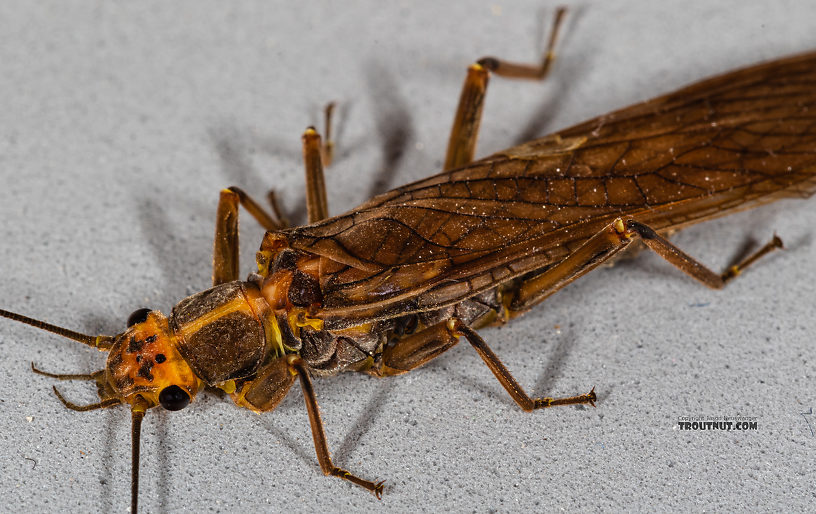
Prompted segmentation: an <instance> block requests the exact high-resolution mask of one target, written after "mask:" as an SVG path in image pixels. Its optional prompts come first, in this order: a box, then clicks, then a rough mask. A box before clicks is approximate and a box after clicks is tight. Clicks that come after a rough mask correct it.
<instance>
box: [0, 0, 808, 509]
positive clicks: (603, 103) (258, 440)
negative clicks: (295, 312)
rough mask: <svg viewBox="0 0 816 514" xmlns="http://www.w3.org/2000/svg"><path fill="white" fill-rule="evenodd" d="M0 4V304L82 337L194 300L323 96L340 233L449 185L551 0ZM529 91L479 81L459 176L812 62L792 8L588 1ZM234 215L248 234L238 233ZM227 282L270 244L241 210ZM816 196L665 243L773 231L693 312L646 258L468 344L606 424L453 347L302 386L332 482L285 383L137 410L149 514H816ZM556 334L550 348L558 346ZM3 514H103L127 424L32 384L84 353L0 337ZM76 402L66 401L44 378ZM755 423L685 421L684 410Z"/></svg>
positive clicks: (124, 416) (283, 181) (735, 245)
mask: <svg viewBox="0 0 816 514" xmlns="http://www.w3.org/2000/svg"><path fill="white" fill-rule="evenodd" d="M305 4H306V3H305V2H264V1H254V2H248V1H247V2H235V3H227V2H217V1H189V2H172V3H171V2H161V1H154V2H134V3H127V4H125V3H115V4H114V3H111V2H102V1H99V2H79V1H73V2H64V1H40V2H23V1H20V2H3V3H1V4H0V20H2V21H0V28H1V30H0V119H2V125H0V184H2V187H0V241H2V242H1V243H0V274H1V275H2V280H0V305H1V306H2V308H7V309H10V310H14V311H17V312H21V313H25V314H28V315H31V316H36V317H41V318H44V319H47V320H49V321H52V322H54V323H59V324H62V325H65V326H66V327H70V328H74V329H77V330H81V331H85V332H89V333H97V332H104V333H115V332H117V331H119V330H121V329H122V328H123V326H124V321H125V320H126V319H127V316H128V315H129V314H130V312H131V311H133V310H135V309H136V308H138V307H142V306H149V307H155V308H161V309H162V310H164V311H165V312H167V311H168V310H169V309H170V308H171V307H172V305H173V304H174V303H175V302H176V301H178V300H179V299H181V298H183V297H184V296H186V295H188V294H191V293H193V292H195V291H198V290H201V289H205V288H207V287H208V284H209V276H210V252H211V238H212V232H213V219H214V213H215V205H216V201H217V197H218V191H219V189H220V188H221V187H223V186H227V185H231V184H235V185H240V186H242V187H244V188H246V189H247V190H249V191H252V192H254V193H255V194H256V195H258V196H260V194H261V193H262V192H264V191H265V190H266V189H268V188H270V187H274V188H275V189H276V190H277V191H278V192H279V193H280V194H281V195H282V196H283V197H284V205H285V207H286V208H287V209H288V210H289V211H290V212H296V213H301V215H302V212H303V206H302V203H303V202H302V197H303V196H302V193H303V176H302V171H301V163H300V141H299V138H300V134H301V132H302V130H303V129H304V128H305V127H306V126H307V125H308V124H311V123H317V122H318V121H320V110H321V107H322V105H323V104H324V103H325V102H327V101H329V100H337V101H339V102H340V111H339V114H340V116H339V119H338V125H339V134H338V141H337V144H338V157H337V160H336V164H335V166H333V167H332V168H331V170H330V171H329V173H328V177H327V181H328V185H329V197H330V208H331V210H332V212H334V213H339V212H341V211H344V210H346V209H349V208H351V207H353V206H354V205H356V204H358V203H360V202H362V201H363V200H365V199H366V198H368V197H369V196H371V195H372V194H373V193H375V192H380V191H383V190H385V189H386V188H388V187H391V186H396V185H399V184H402V183H405V182H408V181H411V180H414V179H418V178H421V177H424V176H426V175H428V174H430V173H433V172H435V171H437V170H438V169H439V167H440V165H441V160H442V157H443V154H444V150H445V148H444V146H445V143H446V141H447V132H448V130H449V127H450V120H451V117H452V113H453V110H454V108H455V105H456V101H457V95H458V91H459V87H460V85H461V81H462V78H463V76H464V70H465V67H466V66H467V65H468V64H469V63H470V62H472V61H473V60H474V59H476V58H478V57H480V56H483V55H485V54H494V55H497V56H501V57H506V58H512V59H516V60H533V59H535V58H537V56H538V54H539V52H540V51H541V50H542V49H543V46H544V40H545V36H546V33H547V30H548V29H549V25H550V17H551V15H552V12H553V10H554V7H555V5H556V4H554V3H553V2H550V1H543V0H540V1H525V2H521V1H491V2H461V3H455V4H454V3H453V2H449V3H448V2H446V3H444V5H443V4H442V3H441V2H429V1H422V2H420V1H403V2H388V3H385V2H376V1H368V2H343V3H341V2H309V3H308V6H306V5H305ZM571 7H572V10H571V12H570V16H569V18H568V21H567V23H566V25H565V27H564V29H565V30H564V33H563V37H562V39H561V42H560V45H559V54H560V60H559V61H558V62H557V65H556V66H555V68H554V70H553V75H552V79H551V80H549V81H547V82H545V83H542V84H531V83H524V82H508V81H503V80H501V79H494V80H493V81H492V83H491V88H490V92H489V95H488V100H487V106H486V113H485V119H484V122H483V124H482V127H483V129H482V137H481V140H480V150H479V154H480V155H485V154H487V153H489V152H492V151H495V150H499V149H501V148H502V147H505V146H509V145H510V144H513V143H515V142H517V141H518V140H519V139H522V138H530V137H532V136H536V135H543V134H546V133H547V132H550V131H553V130H556V129H558V128H562V127H566V126H568V125H571V124H573V123H576V122H579V121H582V120H584V119H586V118H588V117H591V116H595V115H598V114H602V113H604V112H607V111H610V110H612V109H615V108H619V107H622V106H625V105H627V104H630V103H633V102H637V101H641V100H645V99H648V98H649V97H652V96H655V95H657V94H660V93H665V92H669V91H671V90H673V89H675V88H677V87H680V86H682V85H685V84H687V83H689V82H691V81H694V80H696V79H699V78H703V77H706V76H709V75H713V74H716V73H720V72H724V71H728V70H730V69H732V68H735V67H738V66H741V65H747V64H751V63H754V62H758V61H761V60H765V59H773V58H777V57H781V56H785V55H788V54H792V53H796V52H802V51H806V50H812V49H814V48H816V30H814V21H815V20H816V4H814V3H812V2H798V1H787V2H785V1H775V2H750V3H749V2H744V1H739V0H737V1H729V2H723V1H720V2H716V6H715V5H714V4H713V3H712V2H708V1H693V2H691V1H683V2H652V1H648V0H642V1H616V2H603V1H598V2H591V1H586V2H581V3H576V4H573V5H571ZM242 215H243V214H242ZM243 220H244V223H243V232H242V234H243V245H242V248H243V252H244V253H243V258H242V259H243V262H244V269H245V270H247V271H249V270H250V269H252V267H253V264H252V261H253V259H252V257H253V253H254V250H255V249H256V248H257V246H258V244H259V241H260V236H261V233H262V232H261V230H260V229H259V228H258V226H257V225H256V224H255V223H254V222H253V221H252V220H251V219H249V217H248V216H243ZM814 226H816V201H810V202H802V201H788V202H784V203H778V204H775V205H772V206H770V207H766V208H763V209H760V210H756V211H752V212H748V213H744V214H741V215H737V216H733V217H730V218H726V219H722V220H719V221H715V222H711V223H707V224H705V225H703V226H699V227H695V228H692V229H689V230H687V231H684V232H683V233H681V234H678V235H677V236H676V237H675V238H674V240H675V242H676V243H677V244H678V245H680V246H681V247H683V248H685V249H686V250H688V251H689V253H691V254H692V255H694V256H696V257H698V258H700V259H701V260H702V261H703V262H705V263H707V264H710V265H711V266H712V267H714V268H715V269H718V268H721V267H723V266H725V265H726V264H728V263H729V262H730V261H731V259H733V258H734V256H735V255H736V254H738V253H739V251H740V249H741V248H742V247H743V246H744V244H745V243H746V242H747V241H750V240H755V241H757V242H761V241H764V240H766V239H767V238H768V237H770V236H771V234H772V233H773V232H774V231H778V232H779V234H780V235H781V236H782V237H783V238H784V239H785V241H786V243H787V245H788V247H789V250H788V251H786V252H784V253H780V254H778V255H775V256H773V257H771V258H768V259H767V260H766V261H765V262H763V263H762V265H759V266H757V267H756V268H755V269H753V270H751V272H750V273H747V274H746V275H745V277H744V278H742V279H740V280H738V281H736V282H735V283H733V284H731V285H730V286H729V287H728V288H727V289H726V290H725V291H720V292H716V291H709V290H706V289H705V288H703V287H702V286H700V285H698V284H697V283H695V282H693V281H692V280H690V279H688V278H686V277H685V276H683V275H681V274H680V273H679V272H677V271H676V270H674V269H672V268H671V267H670V266H669V265H668V264H666V263H664V262H662V261H661V260H660V259H659V258H657V257H656V256H654V255H649V254H643V255H641V256H640V257H638V258H637V259H635V260H634V261H630V262H626V263H623V264H621V265H619V266H616V267H615V268H612V269H604V270H600V271H598V272H596V273H593V274H591V275H590V276H588V277H586V278H585V279H582V280H581V281H579V282H578V283H576V284H574V285H572V286H570V287H569V288H567V289H566V290H564V291H562V292H560V293H559V294H558V295H556V296H555V297H553V298H551V299H550V300H548V301H547V302H546V303H545V304H544V305H542V306H541V307H539V308H538V309H537V310H535V311H534V312H532V313H530V314H529V315H527V316H525V317H523V318H522V319H519V320H517V321H516V322H514V323H512V324H510V325H508V326H506V327H503V328H501V329H488V330H485V331H484V332H483V335H484V337H485V339H486V340H487V341H489V342H490V344H491V345H492V347H493V348H494V349H495V351H496V352H497V353H498V354H499V355H500V356H501V357H502V358H503V359H504V360H505V362H506V364H507V365H508V366H509V368H510V369H511V370H512V371H513V373H514V374H515V376H516V377H517V378H518V379H519V381H520V382H521V383H522V384H523V385H524V386H525V387H527V388H528V390H529V391H530V392H531V393H534V394H537V395H542V394H548V393H550V394H554V395H565V394H575V393H583V392H586V391H587V390H588V389H589V388H590V387H591V386H593V385H595V386H597V390H598V393H599V400H600V401H599V403H598V407H597V409H591V408H589V409H586V408H561V409H554V410H551V411H549V412H537V413H535V414H532V415H530V414H525V413H523V412H521V411H520V409H518V408H517V406H516V405H515V404H514V403H513V402H512V400H510V398H509V397H508V395H507V394H506V393H505V392H504V390H503V389H502V388H501V387H500V386H499V384H498V383H497V382H496V380H495V379H494V378H493V377H492V375H491V374H490V372H489V371H488V370H487V368H486V367H485V366H484V365H483V364H482V362H481V360H480V359H479V358H478V357H477V355H476V354H475V352H473V351H472V350H471V349H470V348H469V347H468V346H467V345H466V344H463V345H461V346H459V347H458V348H455V349H454V350H452V351H450V352H449V353H448V354H446V355H444V356H442V357H441V358H439V359H437V361H435V362H433V363H431V364H430V365H428V366H426V367H425V368H423V369H421V370H419V371H417V372H414V373H412V374H410V375H406V376H403V377H399V378H394V379H390V380H383V381H377V380H374V379H371V378H368V377H365V376H362V375H353V374H349V375H346V376H342V377H337V378H334V379H323V380H317V381H316V384H315V386H316V389H317V394H318V399H319V401H320V405H321V407H322V412H323V416H324V420H325V422H326V426H327V432H328V438H329V444H330V446H331V448H332V450H333V455H334V457H335V461H336V463H337V464H338V465H341V466H344V467H347V468H349V469H351V470H354V471H355V472H356V473H358V474H359V475H361V476H363V477H367V478H371V479H387V480H388V481H387V489H386V492H385V496H384V498H383V500H382V502H377V501H376V500H375V499H374V498H373V497H372V496H370V495H368V494H366V493H365V492H364V491H362V490H359V489H357V488H355V487H352V486H350V485H348V484H345V483H342V482H341V481H339V480H336V479H329V478H324V477H323V476H322V475H321V473H320V469H319V467H318V465H317V461H316V459H315V455H314V451H313V446H312V440H311V435H310V433H309V427H308V420H307V416H306V411H305V409H304V408H303V405H302V397H301V393H300V391H299V390H298V388H297V387H295V388H293V390H292V392H291V393H290V395H289V397H288V398H287V399H286V400H285V401H284V403H283V404H282V405H281V406H280V407H279V409H278V410H277V411H275V412H273V413H269V414H266V415H264V416H261V417H258V416H256V415H254V414H252V413H250V412H248V411H241V410H239V409H237V408H235V407H234V406H233V405H232V403H231V402H230V401H229V400H219V399H218V398H215V397H200V398H199V400H198V401H196V402H195V403H194V404H193V405H192V406H191V407H190V408H188V409H186V410H184V411H181V412H179V413H165V412H150V413H149V415H148V416H147V417H146V421H145V426H144V432H143V462H142V490H141V502H142V506H143V508H144V510H145V511H152V512H159V511H189V512H201V511H205V510H210V511H221V512H234V511H239V510H240V511H255V512H257V511H272V510H277V511H330V510H349V509H350V510H364V509H365V510H369V509H375V508H376V509H384V510H386V511H417V510H419V511H429V512H430V511H441V510H455V511H477V512H486V511H508V510H513V511H532V510H560V509H571V510H574V509H581V510H598V509H620V508H629V509H635V510H643V509H648V508H658V509H660V510H687V509H689V508H692V509H694V510H702V509H705V510H734V509H746V508H751V509H757V510H765V511H770V510H777V509H783V510H788V509H795V510H805V509H812V508H813V503H814V500H816V497H814V483H815V482H816V471H814V469H816V468H814V465H813V462H814V448H816V437H814V436H813V434H812V432H811V431H810V429H809V428H808V425H807V424H806V419H810V421H811V424H812V425H813V426H816V419H815V418H816V415H812V416H806V415H802V414H801V413H803V412H807V411H808V409H810V408H812V407H816V382H815V380H816V379H815V378H814V356H813V348H814V337H813V332H814V330H816V321H814V317H813V313H814V300H816V277H814V274H813V272H812V269H813V265H814V262H816V246H814V230H816V229H814ZM556 325H558V326H560V330H556V328H555V326H556ZM0 356H2V361H0V497H2V498H3V500H2V504H1V505H0V510H3V511H8V512H15V511H17V512H19V511H22V510H26V511H50V512H56V511H61V510H71V511H75V512H89V511H101V512H124V511H125V510H126V509H127V506H128V503H129V480H130V479H129V469H130V468H129V466H130V464H129V462H130V461H129V459H130V457H129V454H130V449H129V448H130V443H129V413H128V412H127V409H125V408H113V409H110V410H107V411H102V412H93V413H75V412H69V411H67V410H65V409H64V408H63V407H62V406H61V405H60V404H59V402H58V401H57V399H56V398H55V397H54V396H53V394H52V392H51V384H52V381H51V380H49V379H47V378H45V377H39V376H35V375H33V374H32V373H31V372H30V371H29V369H28V367H29V362H30V361H34V362H36V363H37V364H38V365H39V366H41V367H42V368H44V369H47V370H51V371H63V372H72V371H73V372H87V371H92V370H95V369H98V368H100V367H101V366H102V364H103V359H102V355H99V354H97V353H95V352H93V351H91V350H89V349H87V348H83V347H81V346H80V345H78V344H75V343H72V342H71V341H67V340H62V339H60V338H58V337H55V336H51V335H48V334H45V333H40V332H38V331H35V330H34V329H30V328H27V327H24V326H18V325H16V324H13V323H12V322H9V321H0ZM62 387H63V391H64V392H65V394H66V395H67V396H68V397H69V398H71V399H72V400H75V401H77V402H91V401H94V396H95V393H94V391H93V387H92V386H91V385H89V384H83V383H73V384H64V385H63V386H62ZM700 414H703V415H705V414H712V415H746V416H757V417H758V418H759V430H758V431H756V432H747V433H738V432H731V433H709V432H688V433H686V432H679V431H676V430H675V429H674V427H675V424H676V419H677V417H678V416H682V415H700Z"/></svg>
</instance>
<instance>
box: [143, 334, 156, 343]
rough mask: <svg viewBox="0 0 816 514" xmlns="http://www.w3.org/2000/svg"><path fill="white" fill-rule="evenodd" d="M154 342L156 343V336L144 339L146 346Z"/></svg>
mask: <svg viewBox="0 0 816 514" xmlns="http://www.w3.org/2000/svg"><path fill="white" fill-rule="evenodd" d="M154 341H156V334H153V335H152V336H150V337H148V338H147V339H145V343H147V344H150V343H152V342H154Z"/></svg>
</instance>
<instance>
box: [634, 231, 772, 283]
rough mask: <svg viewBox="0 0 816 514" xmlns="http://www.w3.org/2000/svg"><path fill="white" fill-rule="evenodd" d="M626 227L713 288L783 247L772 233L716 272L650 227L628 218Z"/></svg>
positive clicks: (669, 259)
mask: <svg viewBox="0 0 816 514" xmlns="http://www.w3.org/2000/svg"><path fill="white" fill-rule="evenodd" d="M626 228H627V230H631V231H633V232H635V233H637V234H638V235H639V236H640V238H641V239H642V240H643V243H644V244H646V246H648V247H649V248H651V249H652V250H654V251H655V253H657V254H658V255H660V256H661V257H663V258H664V259H666V260H667V261H669V262H670V263H671V264H673V265H674V266H675V267H677V269H679V270H680V271H682V272H684V273H686V274H687V275H689V276H691V277H693V278H696V279H697V280H699V281H700V282H702V283H703V284H705V285H707V286H708V287H711V288H713V289H720V288H722V287H723V286H725V284H726V282H728V281H729V280H731V279H733V278H734V277H736V276H737V275H739V274H740V273H742V272H743V271H744V270H745V268H747V267H748V266H750V265H751V264H753V263H755V262H756V261H757V260H759V259H760V258H761V257H763V256H764V255H767V254H768V253H770V252H772V251H774V250H776V249H779V248H783V245H782V239H780V238H779V236H777V235H774V237H773V238H772V239H771V240H770V241H768V243H766V244H765V245H764V246H763V247H762V248H760V249H759V250H758V251H756V252H754V253H753V254H751V255H749V256H748V258H746V259H745V260H743V261H742V262H740V263H739V264H736V265H734V266H731V267H730V268H728V269H727V270H726V271H724V272H723V273H720V274H718V273H715V272H714V271H711V270H710V269H709V268H708V267H706V266H705V265H703V264H702V263H700V262H698V261H696V260H695V259H693V258H692V257H690V256H689V255H687V254H686V253H685V252H683V251H682V250H680V249H679V248H677V247H676V246H674V245H673V244H672V243H670V242H669V241H668V240H667V239H665V238H663V237H662V236H660V235H659V234H658V233H657V232H655V231H654V230H653V229H652V228H651V227H649V226H647V225H644V224H642V223H638V222H637V221H634V220H628V221H627V222H626Z"/></svg>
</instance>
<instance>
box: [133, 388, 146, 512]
mask: <svg viewBox="0 0 816 514" xmlns="http://www.w3.org/2000/svg"><path fill="white" fill-rule="evenodd" d="M147 407H148V406H147V401H146V400H145V399H144V398H142V397H141V396H136V400H135V401H134V402H133V405H132V406H131V408H130V416H131V417H130V419H131V429H130V513H131V514H136V513H137V512H138V508H139V454H140V451H139V445H140V440H141V433H142V419H143V418H144V415H145V411H146V410H147Z"/></svg>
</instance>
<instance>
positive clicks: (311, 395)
mask: <svg viewBox="0 0 816 514" xmlns="http://www.w3.org/2000/svg"><path fill="white" fill-rule="evenodd" d="M289 366H290V369H291V371H292V372H294V373H296V374H297V376H298V378H300V386H301V388H302V389H303V399H304V401H305V402H306V410H307V411H308V412H309V424H310V425H311V427H312V438H313V439H314V445H315V451H316V452H317V461H318V462H319V463H320V469H322V470H323V473H324V474H325V475H330V476H333V477H337V478H342V479H343V480H348V481H349V482H351V483H352V484H356V485H359V486H360V487H364V488H366V489H368V490H369V491H371V492H372V493H373V494H374V495H375V496H376V497H377V499H380V498H381V497H382V492H383V482H385V481H384V480H381V481H379V482H371V481H369V480H363V479H362V478H360V477H358V476H356V475H352V474H351V473H350V472H348V471H346V470H345V469H342V468H338V467H337V466H335V465H334V463H333V462H332V460H331V454H330V453H329V445H328V444H327V443H326V433H325V431H324V430H323V420H322V419H321V418H320V409H319V408H318V406H317V397H316V396H315V392H314V388H313V387H312V380H311V379H310V378H309V370H308V369H307V367H306V364H305V363H304V362H303V360H302V359H301V358H300V357H293V358H292V359H291V360H290V363H289Z"/></svg>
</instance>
